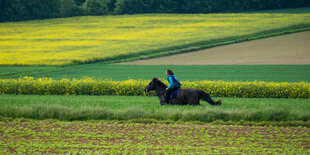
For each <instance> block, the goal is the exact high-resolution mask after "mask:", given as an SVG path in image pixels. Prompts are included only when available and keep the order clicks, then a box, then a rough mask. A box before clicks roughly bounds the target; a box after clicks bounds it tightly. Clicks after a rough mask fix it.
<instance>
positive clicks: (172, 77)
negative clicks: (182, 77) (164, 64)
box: [165, 69, 181, 104]
mask: <svg viewBox="0 0 310 155" xmlns="http://www.w3.org/2000/svg"><path fill="white" fill-rule="evenodd" d="M166 75H167V76H168V81H169V83H170V85H169V86H168V87H167V88H166V90H167V91H166V95H165V101H166V104H168V103H169V100H170V95H171V94H172V92H173V91H176V90H178V89H180V88H181V83H180V82H179V80H178V79H177V78H176V77H175V75H174V73H173V72H172V70H170V69H168V70H166Z"/></svg>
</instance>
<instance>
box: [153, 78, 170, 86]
mask: <svg viewBox="0 0 310 155" xmlns="http://www.w3.org/2000/svg"><path fill="white" fill-rule="evenodd" d="M152 81H154V82H157V83H158V85H160V86H163V87H165V88H166V87H167V85H165V84H164V83H163V82H161V81H160V80H159V79H158V78H157V77H154V78H153V80H152Z"/></svg>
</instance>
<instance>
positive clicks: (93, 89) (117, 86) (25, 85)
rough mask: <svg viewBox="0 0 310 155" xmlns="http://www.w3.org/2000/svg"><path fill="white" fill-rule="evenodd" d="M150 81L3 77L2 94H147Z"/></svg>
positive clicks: (308, 91) (260, 89)
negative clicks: (146, 90)
mask: <svg viewBox="0 0 310 155" xmlns="http://www.w3.org/2000/svg"><path fill="white" fill-rule="evenodd" d="M149 82H150V81H145V80H132V79H130V80H126V81H111V80H94V79H91V78H83V79H72V80H69V79H62V80H54V79H52V78H38V79H34V78H33V77H23V78H19V79H0V94H36V95H125V96H129V95H134V96H146V95H147V94H145V92H144V89H145V87H146V86H147V85H148V83H149ZM182 84H183V85H182V88H196V89H201V90H204V91H205V92H207V93H210V94H211V95H212V96H218V97H263V98H265V97H266V98H310V83H308V82H291V83H288V82H283V83H276V82H263V81H254V82H240V81H236V82H226V81H194V82H189V81H183V82H182Z"/></svg>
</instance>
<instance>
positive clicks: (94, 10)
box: [0, 0, 310, 22]
mask: <svg viewBox="0 0 310 155" xmlns="http://www.w3.org/2000/svg"><path fill="white" fill-rule="evenodd" d="M297 7H310V1H309V0H0V22H3V21H21V20H32V19H46V18H57V17H71V16H82V15H105V14H142V13H219V12H241V11H256V10H271V9H283V8H297Z"/></svg>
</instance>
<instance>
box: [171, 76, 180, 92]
mask: <svg viewBox="0 0 310 155" xmlns="http://www.w3.org/2000/svg"><path fill="white" fill-rule="evenodd" d="M168 81H169V83H170V85H169V86H168V89H170V88H174V87H179V88H180V87H181V83H180V82H179V80H178V79H177V78H176V77H175V75H169V76H168Z"/></svg>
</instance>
